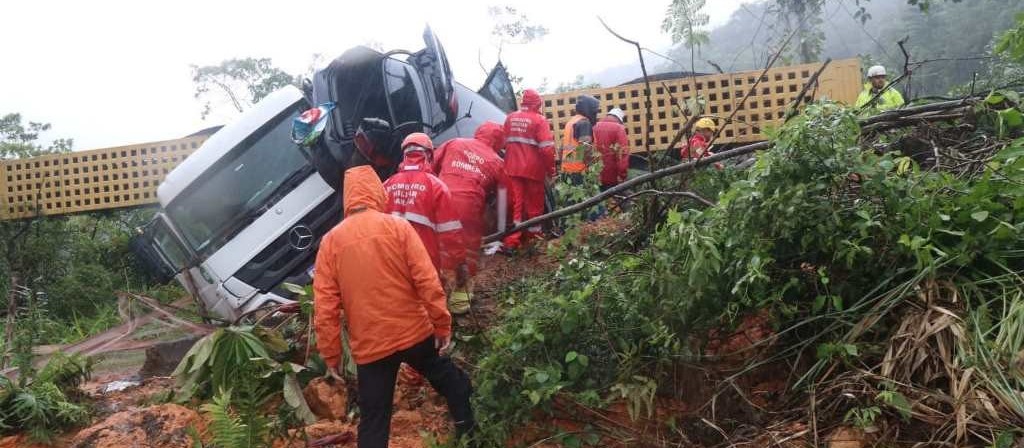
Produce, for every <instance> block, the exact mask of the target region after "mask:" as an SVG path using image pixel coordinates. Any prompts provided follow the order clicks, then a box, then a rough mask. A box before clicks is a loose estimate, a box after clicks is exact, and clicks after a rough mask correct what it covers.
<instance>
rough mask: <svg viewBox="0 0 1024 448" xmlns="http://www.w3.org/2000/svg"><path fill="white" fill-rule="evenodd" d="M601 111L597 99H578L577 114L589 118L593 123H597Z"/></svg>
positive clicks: (583, 96) (583, 97) (586, 96)
mask: <svg viewBox="0 0 1024 448" xmlns="http://www.w3.org/2000/svg"><path fill="white" fill-rule="evenodd" d="M600 109H601V103H600V101H598V100H597V98H594V97H593V96H590V95H580V96H578V97H576V112H577V113H579V114H580V115H583V116H584V117H587V118H589V119H590V121H591V122H594V121H597V112H598V111H599V110H600Z"/></svg>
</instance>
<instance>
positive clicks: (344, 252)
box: [313, 165, 475, 448]
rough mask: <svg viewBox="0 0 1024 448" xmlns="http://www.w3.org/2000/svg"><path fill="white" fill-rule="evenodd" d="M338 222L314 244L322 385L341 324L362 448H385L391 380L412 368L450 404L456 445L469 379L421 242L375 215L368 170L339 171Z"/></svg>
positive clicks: (466, 417)
mask: <svg viewBox="0 0 1024 448" xmlns="http://www.w3.org/2000/svg"><path fill="white" fill-rule="evenodd" d="M344 185H345V186H344V198H345V199H344V201H345V204H344V205H345V219H344V220H343V221H342V222H341V223H340V224H338V225H337V226H335V227H334V228H333V229H331V231H330V232H328V233H327V235H325V236H324V237H323V240H322V241H321V243H320V249H319V253H318V254H317V257H316V265H315V272H316V275H315V276H314V278H313V290H314V292H315V296H314V297H315V298H314V301H313V306H314V320H313V325H314V328H315V330H316V336H317V349H318V350H319V352H320V355H321V356H322V357H323V359H324V361H325V362H326V364H327V369H328V370H327V371H328V375H329V376H331V377H333V378H336V379H340V378H341V375H340V374H339V373H338V365H339V363H340V360H341V325H342V315H343V314H344V317H345V319H344V321H345V323H346V327H347V329H348V334H349V338H350V346H351V351H352V357H353V358H354V359H355V362H356V370H357V379H358V385H357V386H358V391H359V410H360V413H361V416H360V420H359V429H358V431H359V432H358V446H359V447H360V448H385V447H387V445H388V438H389V435H390V425H391V407H392V399H393V395H394V392H395V380H396V377H397V375H398V368H399V365H401V363H403V362H404V363H406V364H408V365H410V366H412V368H413V369H415V370H416V371H417V372H419V373H421V374H422V375H423V376H425V377H426V378H427V380H428V381H429V382H430V385H431V386H433V388H434V389H435V390H437V391H438V393H440V394H441V395H443V396H444V397H445V399H446V400H447V401H448V410H449V412H450V413H451V416H452V418H453V419H454V420H455V431H456V436H457V437H462V436H465V435H467V434H468V433H470V432H472V430H473V428H474V426H475V420H474V419H473V412H472V408H471V407H470V402H469V398H470V395H471V394H472V386H471V384H470V381H469V376H468V375H466V373H465V372H464V371H462V370H461V369H459V368H458V366H456V365H455V364H454V363H453V362H452V360H451V358H449V357H448V356H447V351H448V348H449V346H450V345H451V340H452V336H451V334H452V317H451V314H449V313H448V309H447V307H446V304H445V293H444V289H443V288H442V287H441V281H440V279H439V277H438V275H437V270H436V269H435V268H434V265H433V263H432V262H431V260H430V255H429V254H428V253H427V250H426V248H425V247H424V246H423V242H422V241H420V238H419V236H418V235H417V234H416V231H415V230H413V228H412V226H411V225H410V224H409V223H408V222H407V221H405V220H403V219H401V218H398V217H394V216H390V215H387V214H385V213H382V211H383V210H384V206H385V193H384V187H383V185H382V184H381V182H380V179H379V178H378V177H377V173H376V172H374V170H373V169H372V168H371V167H369V166H365V165H364V166H358V167H355V168H350V169H348V170H347V171H345V182H344Z"/></svg>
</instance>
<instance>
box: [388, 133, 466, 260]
mask: <svg viewBox="0 0 1024 448" xmlns="http://www.w3.org/2000/svg"><path fill="white" fill-rule="evenodd" d="M402 150H403V151H404V152H405V158H404V159H403V160H402V163H401V164H400V165H399V166H398V172H397V173H395V174H394V175H392V176H391V177H389V178H388V180H387V181H385V182H384V190H385V191H386V192H387V195H388V202H387V207H386V211H387V213H390V214H392V215H394V216H398V217H401V218H403V219H405V220H406V221H409V222H410V223H412V227H413V228H414V229H416V233H417V234H418V235H419V236H420V239H421V240H423V245H424V246H426V247H427V252H429V253H430V259H431V260H433V262H434V266H435V267H436V268H437V269H438V271H439V272H441V273H442V278H443V279H446V280H451V279H452V274H456V275H459V274H457V273H458V272H464V269H465V268H464V267H462V265H464V264H465V262H466V250H465V245H464V243H463V241H462V223H461V222H460V221H459V214H458V212H457V211H456V210H455V208H454V207H453V206H452V197H451V192H449V190H448V187H447V186H446V185H445V184H444V182H441V179H438V178H437V176H435V175H434V173H433V170H432V169H431V166H430V165H431V158H432V157H431V156H432V153H433V151H434V143H433V142H431V141H430V137H427V135H426V134H424V133H422V132H415V133H412V134H409V136H408V137H406V138H405V140H404V141H402Z"/></svg>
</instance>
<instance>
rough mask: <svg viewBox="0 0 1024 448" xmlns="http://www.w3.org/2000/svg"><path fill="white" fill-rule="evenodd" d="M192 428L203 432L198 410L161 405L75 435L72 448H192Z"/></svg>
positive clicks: (128, 413) (117, 416)
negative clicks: (144, 447)
mask: <svg viewBox="0 0 1024 448" xmlns="http://www.w3.org/2000/svg"><path fill="white" fill-rule="evenodd" d="M189 428H194V429H195V431H196V432H197V433H200V434H201V433H202V432H203V431H204V428H205V423H204V422H203V420H202V418H200V416H199V414H198V413H197V412H196V411H193V410H191V409H189V408H186V407H184V406H180V405H176V404H162V405H159V406H151V407H148V408H143V409H137V410H132V411H124V412H118V413H116V414H114V415H111V416H110V417H107V418H106V419H105V420H103V421H101V422H99V423H97V424H95V425H92V426H90V427H88V428H86V429H83V430H82V431H79V433H78V434H77V435H76V436H75V438H74V440H73V441H72V443H71V447H72V448H120V447H143V446H146V447H161V448H179V447H180V448H192V446H193V440H192V436H191V435H190V430H189Z"/></svg>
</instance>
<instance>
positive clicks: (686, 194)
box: [616, 190, 715, 207]
mask: <svg viewBox="0 0 1024 448" xmlns="http://www.w3.org/2000/svg"><path fill="white" fill-rule="evenodd" d="M648 194H653V195H658V196H675V197H683V198H690V199H693V200H694V201H697V202H700V203H701V204H704V205H706V206H708V207H714V205H715V203H714V202H711V201H709V200H707V199H704V198H703V197H701V196H700V195H699V194H697V193H694V192H692V191H661V190H643V191H638V192H636V193H633V194H631V195H629V196H616V197H617V198H621V199H620V200H622V201H628V200H630V199H633V198H635V197H637V196H644V195H648Z"/></svg>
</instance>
